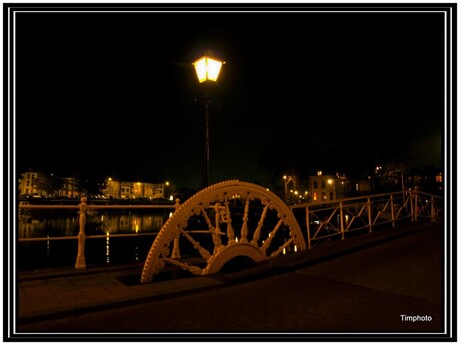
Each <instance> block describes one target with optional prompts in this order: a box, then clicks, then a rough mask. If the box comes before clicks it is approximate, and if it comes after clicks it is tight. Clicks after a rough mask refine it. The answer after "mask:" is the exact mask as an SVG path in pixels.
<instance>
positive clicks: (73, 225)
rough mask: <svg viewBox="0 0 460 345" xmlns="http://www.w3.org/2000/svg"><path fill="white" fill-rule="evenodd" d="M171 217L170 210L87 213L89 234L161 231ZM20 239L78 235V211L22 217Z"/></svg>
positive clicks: (19, 222) (28, 214) (40, 213)
mask: <svg viewBox="0 0 460 345" xmlns="http://www.w3.org/2000/svg"><path fill="white" fill-rule="evenodd" d="M167 217H169V211H165V210H154V211H152V210H150V211H142V210H139V211H137V210H136V211H124V210H122V211H120V210H115V211H113V210H111V211H106V210H104V211H91V212H89V213H88V215H87V220H86V227H85V233H86V235H87V236H91V235H104V234H107V232H109V233H110V234H112V235H113V234H131V233H132V234H137V233H151V232H158V231H159V230H160V229H161V227H162V226H163V224H164V222H165V221H166V220H167ZM17 230H18V238H20V239H22V238H39V237H47V236H50V237H61V236H77V235H78V232H79V217H78V213H77V212H75V211H73V212H69V211H67V212H62V211H59V212H56V211H48V212H47V210H40V211H39V212H37V211H35V210H34V212H31V211H29V212H27V213H26V214H22V215H20V216H19V221H18V227H17Z"/></svg>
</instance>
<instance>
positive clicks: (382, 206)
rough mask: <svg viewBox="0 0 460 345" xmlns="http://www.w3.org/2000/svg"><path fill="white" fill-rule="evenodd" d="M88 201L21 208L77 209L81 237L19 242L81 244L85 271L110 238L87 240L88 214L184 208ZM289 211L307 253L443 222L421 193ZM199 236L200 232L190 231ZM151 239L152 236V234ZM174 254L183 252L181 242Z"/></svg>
mask: <svg viewBox="0 0 460 345" xmlns="http://www.w3.org/2000/svg"><path fill="white" fill-rule="evenodd" d="M86 201H87V200H86V198H82V199H81V203H80V204H79V205H19V206H18V212H21V211H22V210H27V209H67V210H68V209H75V210H76V211H77V212H79V233H78V235H77V236H63V237H53V238H50V237H46V238H43V239H40V238H24V239H19V241H39V240H47V241H49V240H64V239H69V240H70V239H73V240H75V239H77V240H78V255H77V259H76V263H75V268H76V269H85V268H86V262H85V241H86V239H92V238H99V237H101V236H103V237H106V236H107V235H101V236H99V235H93V236H87V235H86V234H85V226H86V216H87V212H88V210H101V209H110V210H112V209H177V208H178V207H179V206H180V205H179V203H178V202H177V203H176V205H88V204H87V203H86ZM289 209H290V210H291V212H292V214H293V215H294V217H295V219H296V220H297V222H298V223H299V226H300V229H301V232H302V235H303V237H304V240H305V242H306V244H307V249H311V248H313V247H315V246H317V245H321V244H323V243H324V242H325V241H328V240H331V239H341V240H344V239H345V238H346V237H347V235H348V234H351V233H353V232H358V231H361V232H363V231H364V232H372V231H373V230H374V229H376V228H379V227H388V226H391V227H394V226H395V225H396V223H398V222H401V223H403V222H407V223H410V222H416V221H419V220H422V219H425V220H428V221H430V222H435V221H438V220H440V219H441V217H442V212H443V204H442V198H441V197H439V196H435V195H431V194H427V193H423V192H420V191H409V192H405V193H403V192H396V193H386V194H377V195H368V196H362V197H354V198H348V199H341V200H335V201H331V202H320V203H303V204H296V205H290V206H289ZM190 233H197V231H190ZM142 235H146V234H134V233H133V234H120V235H117V234H113V235H112V234H111V235H110V236H113V237H116V236H142ZM149 235H151V234H149ZM174 246H175V248H173V252H179V251H180V250H179V248H176V246H178V241H175V243H174Z"/></svg>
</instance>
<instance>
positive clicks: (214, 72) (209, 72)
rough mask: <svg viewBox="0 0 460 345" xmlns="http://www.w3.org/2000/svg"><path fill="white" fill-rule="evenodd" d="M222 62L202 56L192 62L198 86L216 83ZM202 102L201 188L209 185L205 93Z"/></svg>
mask: <svg viewBox="0 0 460 345" xmlns="http://www.w3.org/2000/svg"><path fill="white" fill-rule="evenodd" d="M224 63H225V62H224V61H221V60H218V59H215V58H213V57H210V56H207V55H205V56H203V57H201V58H199V59H198V60H196V61H195V62H193V66H194V67H195V72H196V75H197V77H198V81H199V82H200V84H202V83H206V84H208V83H209V82H214V83H215V82H217V78H218V77H219V73H220V70H221V68H222V65H223V64H224ZM203 100H204V151H203V153H204V157H203V188H204V187H207V186H208V184H209V106H210V103H211V98H210V97H209V95H208V94H207V93H206V94H205V97H204V98H203Z"/></svg>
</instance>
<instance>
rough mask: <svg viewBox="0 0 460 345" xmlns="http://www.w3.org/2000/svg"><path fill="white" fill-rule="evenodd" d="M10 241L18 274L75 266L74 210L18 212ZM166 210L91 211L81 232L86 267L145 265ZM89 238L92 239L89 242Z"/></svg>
mask: <svg viewBox="0 0 460 345" xmlns="http://www.w3.org/2000/svg"><path fill="white" fill-rule="evenodd" d="M21 211H22V212H21V214H20V215H19V217H18V220H17V223H16V228H15V235H16V238H17V239H18V241H15V245H16V248H15V249H16V250H15V264H16V269H17V270H19V271H29V270H37V269H46V268H55V267H65V266H74V265H75V261H76V257H77V249H78V241H77V239H76V238H75V236H77V235H78V232H79V216H78V210H75V209H72V210H70V209H69V210H62V209H59V210H49V209H40V210H35V209H33V210H30V209H29V210H21ZM171 212H172V210H170V209H148V210H145V209H144V210H143V209H137V210H90V211H88V214H87V223H86V227H85V233H86V236H87V238H86V241H85V257H86V265H87V266H89V265H104V264H107V265H112V264H130V263H136V262H144V261H145V258H146V256H147V254H148V251H149V250H150V247H151V245H152V243H153V241H154V240H155V236H156V235H157V234H158V232H159V231H160V230H161V228H162V226H163V224H164V223H165V222H166V220H167V219H168V218H169V216H170V214H171ZM92 237H93V238H92Z"/></svg>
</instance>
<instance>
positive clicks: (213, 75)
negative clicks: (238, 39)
mask: <svg viewBox="0 0 460 345" xmlns="http://www.w3.org/2000/svg"><path fill="white" fill-rule="evenodd" d="M221 67H222V62H220V61H217V60H212V59H207V72H208V79H209V80H212V81H217V78H218V77H219V72H220V68H221Z"/></svg>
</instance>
